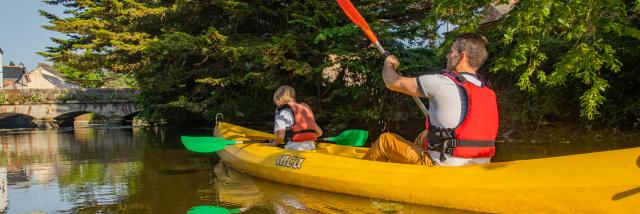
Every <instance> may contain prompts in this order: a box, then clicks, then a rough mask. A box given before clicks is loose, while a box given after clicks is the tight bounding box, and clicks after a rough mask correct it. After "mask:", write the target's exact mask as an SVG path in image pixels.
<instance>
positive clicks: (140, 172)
mask: <svg viewBox="0 0 640 214" xmlns="http://www.w3.org/2000/svg"><path fill="white" fill-rule="evenodd" d="M166 137H167V136H166V135H165V134H164V132H163V131H149V130H143V129H133V130H100V129H77V130H74V131H72V132H66V133H59V132H53V131H36V132H29V133H22V134H3V135H2V136H1V137H0V143H1V145H2V150H1V152H0V188H1V189H0V212H1V211H5V212H7V213H20V212H73V213H76V212H81V213H84V212H87V213H93V212H101V211H103V212H111V211H116V212H118V211H119V212H123V211H124V212H135V211H141V212H153V211H160V210H163V209H165V208H168V207H177V209H179V210H174V211H176V212H178V213H181V212H184V211H185V210H187V209H188V205H191V202H189V203H188V205H187V204H186V203H183V204H182V206H180V204H176V203H173V201H172V200H173V199H175V196H180V197H182V196H188V195H189V194H188V193H187V194H184V195H181V194H178V193H182V192H185V191H184V190H185V189H189V188H188V187H187V186H188V185H192V184H193V183H198V182H199V181H205V182H206V181H207V180H209V178H210V169H211V166H212V165H211V164H209V163H208V162H207V161H208V160H209V158H207V157H193V158H191V157H190V156H191V154H189V153H187V152H185V151H184V150H183V149H182V148H181V147H179V145H178V144H175V140H174V142H170V143H167V144H165V142H166ZM163 159H167V160H171V161H169V162H168V161H163ZM191 160H194V161H195V162H196V163H199V162H201V163H202V164H201V165H200V168H204V169H205V170H204V171H203V170H199V171H198V172H201V173H198V172H195V173H190V174H189V175H190V176H194V175H195V177H192V178H193V179H194V180H196V182H192V181H190V180H189V179H186V177H182V178H177V177H175V176H173V175H168V174H161V173H156V171H160V172H161V171H163V170H165V171H167V170H168V171H171V170H174V171H175V170H177V171H180V170H181V169H180V168H189V167H191V166H192V165H194V163H192V162H191ZM183 165H184V166H187V167H184V166H183ZM176 168H177V169H176ZM198 175H199V176H198ZM159 177H163V178H159ZM176 180H182V181H183V182H182V184H183V185H182V186H180V187H179V188H171V187H170V186H171V185H174V187H177V185H176V184H180V182H176ZM159 189H162V190H159ZM158 195H163V196H158ZM191 195H192V196H193V197H191V198H189V199H188V200H183V201H194V200H196V199H197V196H196V193H195V191H193V193H191ZM163 198H166V199H163ZM169 198H171V199H169ZM163 204H164V205H163Z"/></svg>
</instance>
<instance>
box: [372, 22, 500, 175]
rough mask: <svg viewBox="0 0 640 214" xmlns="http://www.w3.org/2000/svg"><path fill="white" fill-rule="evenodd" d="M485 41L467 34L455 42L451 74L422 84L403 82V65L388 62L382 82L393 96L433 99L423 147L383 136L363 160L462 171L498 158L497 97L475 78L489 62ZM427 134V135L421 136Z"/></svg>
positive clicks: (423, 80) (391, 58)
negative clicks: (397, 70)
mask: <svg viewBox="0 0 640 214" xmlns="http://www.w3.org/2000/svg"><path fill="white" fill-rule="evenodd" d="M486 45H487V40H486V39H485V38H484V37H483V36H482V35H480V34H476V33H468V34H463V35H460V36H459V37H457V38H456V40H455V41H454V43H453V45H452V46H451V49H450V51H449V53H448V54H447V68H446V70H444V71H442V72H441V73H439V74H427V75H422V76H420V77H418V78H415V77H403V76H400V75H399V74H398V73H397V72H396V69H397V68H398V66H400V62H399V61H398V60H397V59H396V57H395V56H388V57H387V58H386V60H385V63H384V68H383V71H382V72H383V73H382V77H383V79H384V83H385V85H386V87H387V88H388V89H389V90H392V91H396V92H400V93H403V94H406V95H410V96H419V97H427V98H429V108H430V115H429V117H428V118H427V121H426V124H427V125H426V127H425V131H426V133H427V137H426V138H427V139H428V140H426V141H425V140H424V134H421V135H420V136H419V137H418V138H419V139H416V142H419V143H422V144H423V145H419V144H414V143H411V142H409V141H407V140H405V139H403V138H402V137H400V136H398V135H396V134H391V133H384V134H382V135H380V137H379V138H378V139H377V140H376V142H374V143H373V144H372V146H371V149H370V150H369V152H368V153H367V154H366V155H365V156H364V158H365V159H369V160H376V161H390V162H396V163H407V164H420V165H428V166H433V165H443V166H462V165H469V164H481V163H489V162H490V161H491V157H492V156H493V155H494V154H495V147H494V140H495V137H496V135H497V130H498V108H497V102H496V97H495V93H494V92H493V90H491V89H489V88H488V87H487V86H486V85H485V83H484V81H483V80H482V79H481V78H480V76H478V75H477V74H476V72H477V71H478V68H480V67H481V66H482V65H483V64H484V62H485V60H486V59H487V55H488V52H487V49H486ZM423 133H424V132H423Z"/></svg>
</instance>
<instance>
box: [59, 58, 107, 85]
mask: <svg viewBox="0 0 640 214" xmlns="http://www.w3.org/2000/svg"><path fill="white" fill-rule="evenodd" d="M53 68H54V69H55V70H56V71H58V72H60V73H62V74H63V75H64V78H65V79H67V80H70V81H72V82H75V83H78V84H80V86H82V87H85V88H97V87H100V86H102V85H103V82H104V78H105V77H104V74H103V72H88V71H86V70H79V69H76V68H74V67H71V66H69V65H66V64H63V63H54V64H53Z"/></svg>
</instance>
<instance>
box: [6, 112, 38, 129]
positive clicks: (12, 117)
mask: <svg viewBox="0 0 640 214" xmlns="http://www.w3.org/2000/svg"><path fill="white" fill-rule="evenodd" d="M34 120H35V118H34V117H32V116H31V115H28V114H22V113H0V129H14V128H36V127H38V124H36V122H35V121H34Z"/></svg>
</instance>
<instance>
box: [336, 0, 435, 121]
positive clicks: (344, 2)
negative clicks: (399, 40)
mask: <svg viewBox="0 0 640 214" xmlns="http://www.w3.org/2000/svg"><path fill="white" fill-rule="evenodd" d="M336 1H337V2H338V5H340V8H342V11H343V12H344V13H345V14H346V15H347V17H349V19H350V20H351V21H352V22H353V23H354V24H355V25H357V26H358V27H360V29H361V30H362V31H363V32H364V33H365V35H366V36H367V38H369V41H371V43H373V45H374V46H375V47H376V49H378V51H380V53H382V54H383V55H384V56H385V57H387V56H389V55H391V54H390V53H389V52H387V51H386V50H385V49H384V47H382V45H381V44H380V41H378V38H377V37H376V36H375V34H374V33H373V31H371V28H369V24H368V23H367V21H365V20H364V18H362V15H360V12H358V10H357V9H356V8H355V7H354V6H353V4H351V2H350V1H349V0H336ZM398 73H399V72H398ZM411 97H412V98H413V101H415V102H416V104H417V105H418V108H420V111H422V114H423V115H424V116H425V117H426V116H427V115H429V111H428V110H427V107H425V106H424V103H422V101H420V99H419V98H418V97H414V96H411Z"/></svg>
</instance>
